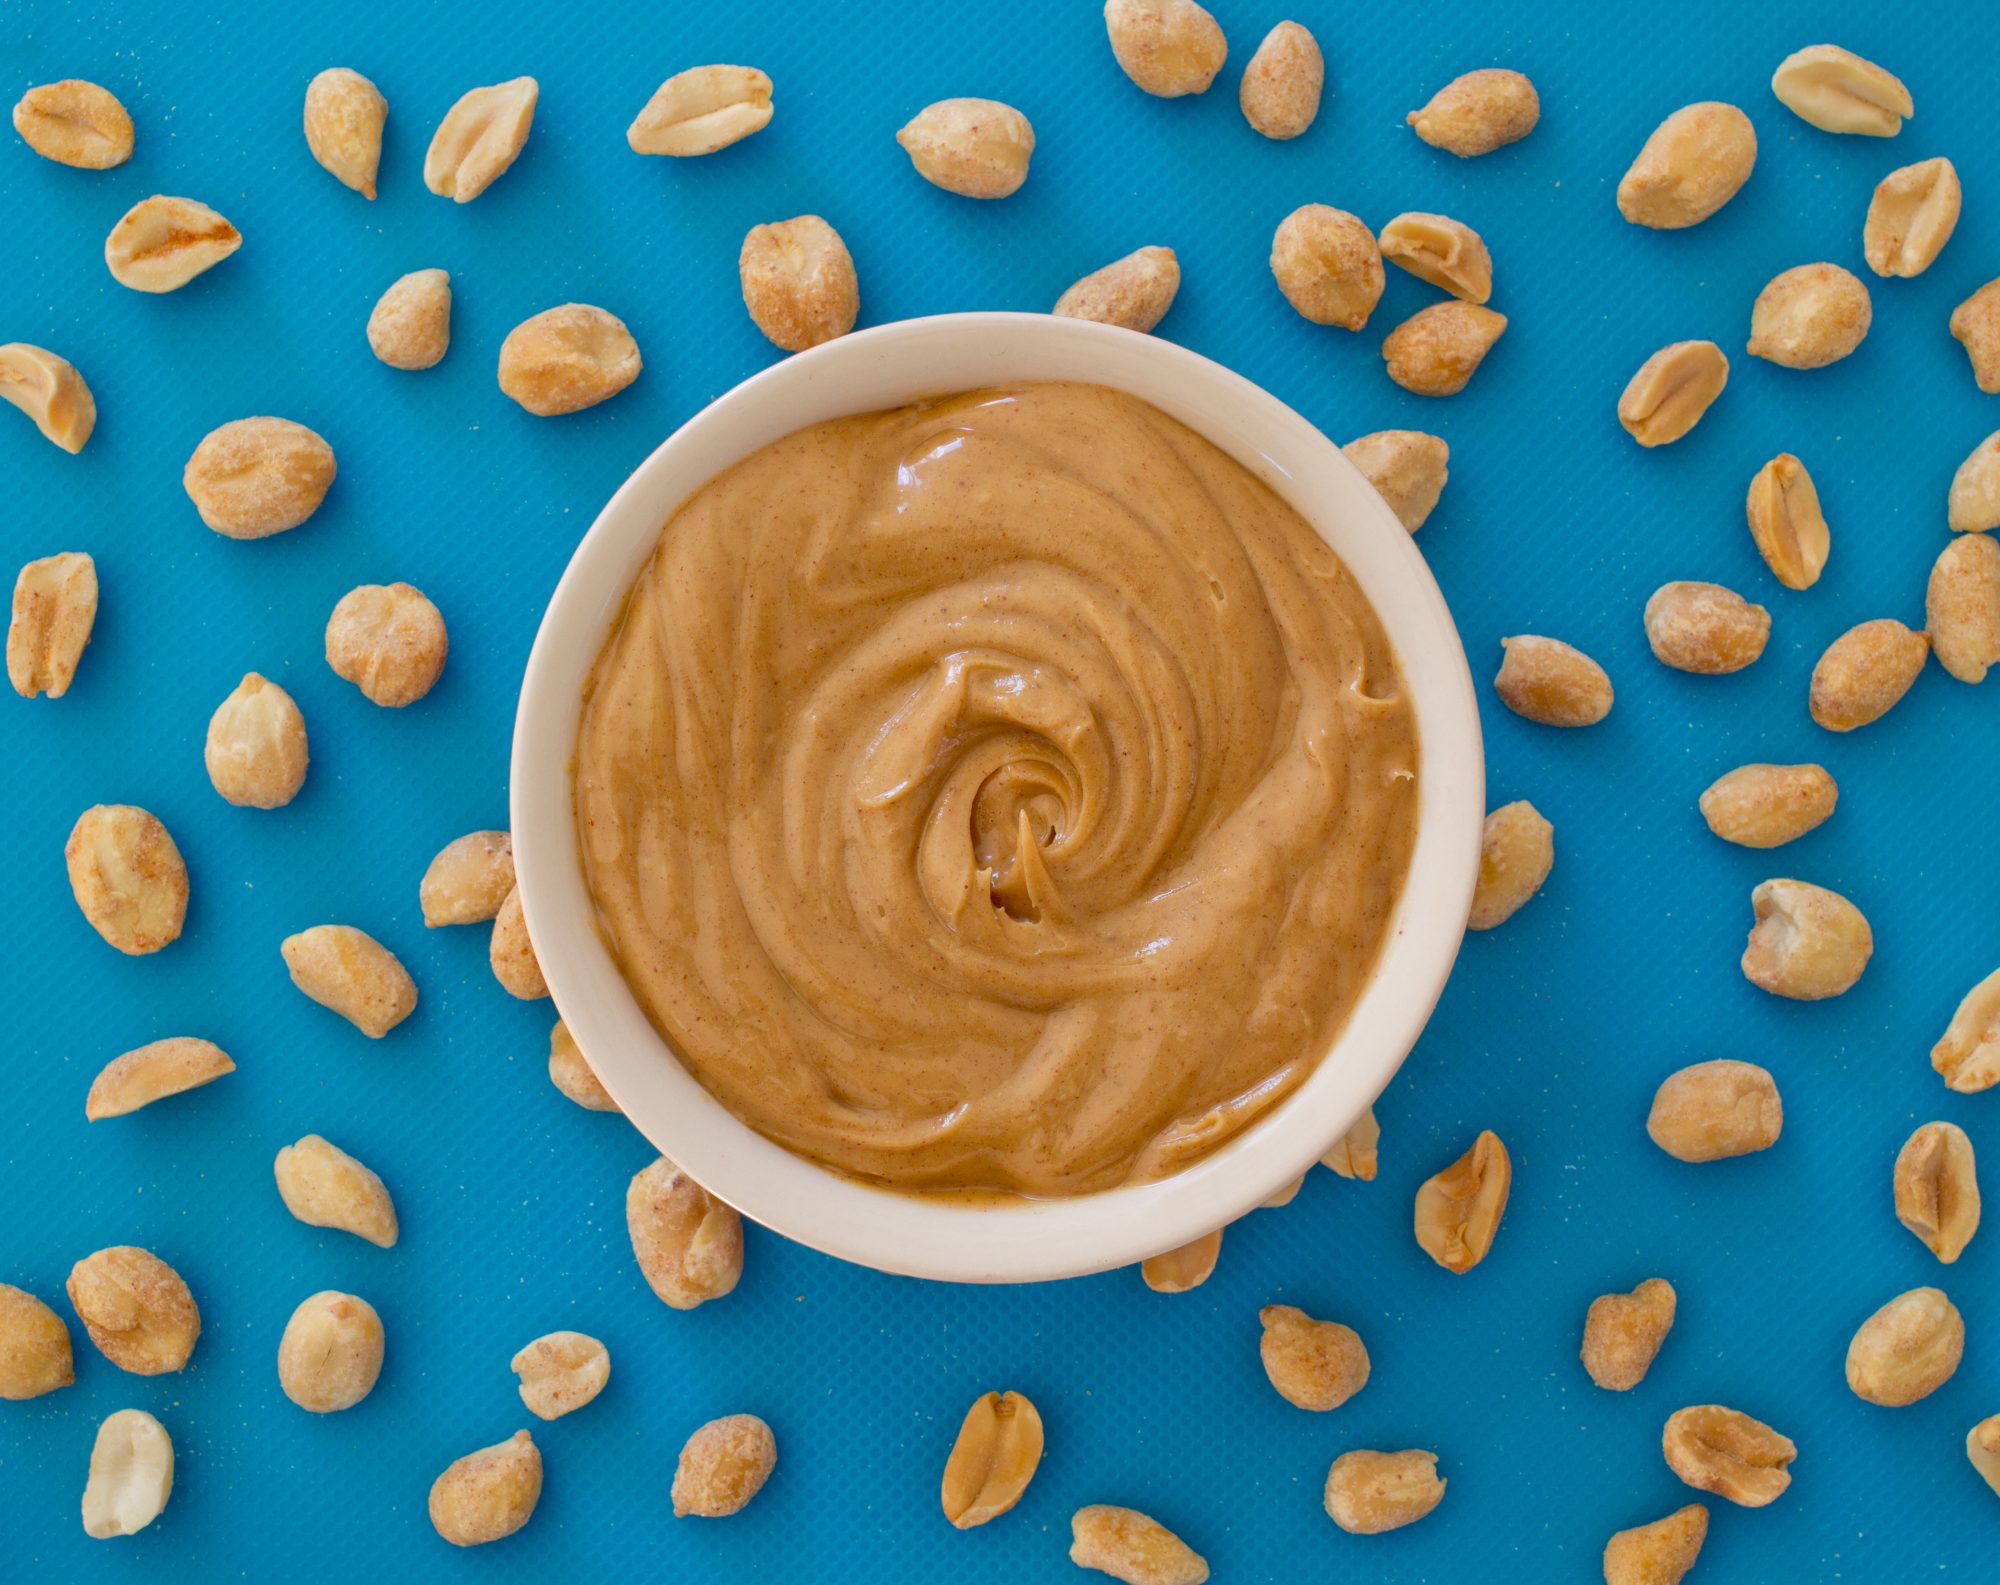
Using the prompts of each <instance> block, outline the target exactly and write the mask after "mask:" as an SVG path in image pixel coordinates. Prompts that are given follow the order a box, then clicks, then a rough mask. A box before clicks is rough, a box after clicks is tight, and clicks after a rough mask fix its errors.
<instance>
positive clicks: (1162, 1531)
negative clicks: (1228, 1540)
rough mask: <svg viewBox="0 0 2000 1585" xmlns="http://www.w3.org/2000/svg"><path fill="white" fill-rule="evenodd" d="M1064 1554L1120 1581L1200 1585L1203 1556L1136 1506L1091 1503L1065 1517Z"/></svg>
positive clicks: (1136, 1584) (1079, 1564)
mask: <svg viewBox="0 0 2000 1585" xmlns="http://www.w3.org/2000/svg"><path fill="white" fill-rule="evenodd" d="M1069 1533H1070V1542H1069V1560H1070V1562H1072V1563H1074V1564H1075V1565H1076V1566H1077V1567H1078V1568H1087V1569H1095V1570H1096V1571H1097V1572H1098V1573H1100V1574H1109V1575H1110V1576H1111V1577H1112V1578H1113V1579H1115V1580H1119V1581H1121V1582H1122V1585H1203V1581H1205V1580H1206V1579H1207V1578H1208V1560H1207V1559H1206V1558H1204V1557H1203V1556H1202V1555H1201V1554H1200V1553H1199V1552H1197V1551H1195V1549H1194V1548H1193V1547H1191V1546H1189V1545H1188V1544H1187V1543H1186V1542H1185V1541H1183V1540H1182V1539H1181V1538H1180V1537H1179V1536H1177V1535H1175V1534H1174V1533H1173V1531H1171V1530H1169V1529H1168V1528H1167V1527H1166V1526H1165V1525H1163V1524H1161V1523H1160V1521H1159V1520H1157V1519H1153V1518H1150V1517H1148V1516H1147V1515H1145V1514H1143V1513H1140V1512H1139V1511H1138V1509H1136V1508H1117V1507H1113V1506H1111V1505H1110V1504H1108V1503H1092V1504H1091V1505H1090V1506H1089V1507H1087V1508H1079V1509H1077V1511H1076V1512H1075V1513H1074V1514H1072V1515H1071V1516H1070V1521H1069Z"/></svg>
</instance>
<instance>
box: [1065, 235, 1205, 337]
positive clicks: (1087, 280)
mask: <svg viewBox="0 0 2000 1585" xmlns="http://www.w3.org/2000/svg"><path fill="white" fill-rule="evenodd" d="M1180 289H1181V264H1180V260H1179V259H1178V258H1176V257H1175V255H1174V250H1173V249H1172V248H1159V247H1152V248H1140V249H1138V250H1137V251H1136V252H1133V253H1128V254H1126V255H1125V257H1124V258H1122V259H1113V260H1112V261H1111V262H1110V263H1109V264H1107V265H1105V266H1104V268H1102V269H1101V270H1093V271H1091V273H1090V274H1088V275H1086V276H1085V277H1084V278H1083V279H1082V280H1080V281H1078V282H1077V283H1076V284H1075V285H1074V286H1072V287H1070V289H1069V290H1068V291H1066V292H1064V293H1063V294H1062V296H1060V297H1058V298H1057V299H1056V306H1055V308H1054V309H1053V310H1052V312H1053V313H1054V314H1055V315H1056V316H1057V317H1058V318H1059V319H1089V320H1094V321H1095V322H1096V323H1098V324H1100V325H1118V326H1120V327H1122V328H1123V329H1126V330H1139V331H1147V330H1151V329H1152V328H1153V327H1154V326H1155V325H1157V324H1158V323H1159V322H1160V321H1161V320H1162V319H1164V318H1166V315H1167V310H1168V309H1169V308H1172V307H1173V306H1174V298H1175V296H1176V295H1177V294H1178V293H1179V292H1180Z"/></svg>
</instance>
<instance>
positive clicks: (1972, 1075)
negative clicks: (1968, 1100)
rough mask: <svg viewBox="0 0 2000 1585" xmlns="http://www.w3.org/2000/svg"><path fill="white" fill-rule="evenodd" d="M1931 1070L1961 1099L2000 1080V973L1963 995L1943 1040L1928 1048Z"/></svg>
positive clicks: (1991, 975) (1988, 1087)
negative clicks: (1942, 1077) (1937, 1073)
mask: <svg viewBox="0 0 2000 1585" xmlns="http://www.w3.org/2000/svg"><path fill="white" fill-rule="evenodd" d="M1931 1066H1932V1067H1934V1068H1936V1069H1937V1071H1938V1072H1939V1073H1940V1074H1942V1075H1943V1076H1944V1082H1945V1085H1946V1087H1947V1088H1949V1089H1953V1090H1957V1091H1958V1092H1959V1093H1960V1094H1961V1095H1975V1094H1977V1093H1978V1092H1979V1091H1981V1090H1985V1089H1990V1088H1991V1087H1992V1086H1993V1084H1994V1082H1995V1081H1996V1080H2000V969H1995V970H1994V971H1993V972H1992V973H1991V974H1989V975H1987V976H1986V978H1985V979H1983V980H1981V981H1980V982H1979V983H1978V984H1977V985H1975V986H1973V987H1972V989H1971V990H1969V991H1967V992H1966V993H1965V999H1964V1000H1963V1001H1961V1002H1960V1003H1959V1004H1958V1011H1957V1012H1955V1013H1953V1014H1952V1018H1951V1023H1950V1025H1949V1026H1948V1027H1947V1028H1946V1029H1945V1032H1944V1037H1943V1038H1942V1039H1941V1040H1939V1041H1938V1043H1937V1044H1936V1045H1935V1046H1933V1047H1931Z"/></svg>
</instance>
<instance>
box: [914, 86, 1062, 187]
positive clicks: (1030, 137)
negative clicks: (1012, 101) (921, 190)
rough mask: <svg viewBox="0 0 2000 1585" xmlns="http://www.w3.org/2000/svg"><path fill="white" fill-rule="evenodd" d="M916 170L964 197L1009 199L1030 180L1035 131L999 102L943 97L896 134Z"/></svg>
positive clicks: (1013, 110) (931, 180) (920, 174)
mask: <svg viewBox="0 0 2000 1585" xmlns="http://www.w3.org/2000/svg"><path fill="white" fill-rule="evenodd" d="M896 141H897V142H898V143H900V144H901V145H902V146H903V152H904V153H905V154H907V155H909V157H910V164H911V165H913V166H915V167H916V172H917V174H918V175H919V176H921V177H922V178H923V179H924V180H925V181H927V182H929V183H930V184H931V185H932V186H933V187H942V188H943V189H944V190H945V191H946V192H948V193H957V194H958V195H959V196H960V197H961V198H1006V197H1008V196H1010V195H1011V194H1013V193H1016V192H1018V191H1020V187H1021V184H1022V183H1023V182H1025V181H1026V180H1027V179H1028V161H1029V160H1030V159H1032V158H1033V157H1034V153H1035V129H1034V128H1033V127H1032V126H1030V125H1029V124H1028V118H1027V117H1026V116H1024V115H1022V114H1021V112H1020V111H1018V110H1016V109H1015V108H1014V107H1013V106H1012V105H1003V104H1001V103H1000V102H999V101H998V100H997V99H940V100H939V101H938V102H937V103H936V104H933V105H926V106H925V107H924V108H923V109H922V110H919V111H918V112H917V113H916V114H915V115H914V116H912V117H911V118H910V120H909V121H908V122H907V123H906V124H905V125H904V127H903V129H902V130H901V131H900V132H898V133H897V134H896Z"/></svg>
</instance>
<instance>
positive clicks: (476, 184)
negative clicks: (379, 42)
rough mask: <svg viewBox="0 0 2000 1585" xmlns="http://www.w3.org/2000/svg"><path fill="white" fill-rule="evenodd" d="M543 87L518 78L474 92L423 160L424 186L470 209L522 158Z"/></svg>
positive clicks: (451, 113)
mask: <svg viewBox="0 0 2000 1585" xmlns="http://www.w3.org/2000/svg"><path fill="white" fill-rule="evenodd" d="M540 97H541V86H540V85H539V84H538V83H537V82H536V81H535V79H534V78H532V77H516V78H513V79H512V80H511V81H508V82H504V83H495V84H493V85H492V86H491V87H488V88H474V89H472V90H471V91H470V92H468V93H466V94H465V95H464V96H463V97H461V98H460V99H459V101H458V103H457V104H455V105H453V106H452V107H451V109H449V110H448V111H446V112H445V118H444V120H442V121H440V122H439V123H438V129H437V131H436V132H435V133H433V134H432V135H431V146H430V148H429V149H428V150H427V151H426V152H425V154H424V185H425V186H426V187H428V188H429V189H430V190H431V191H432V192H434V193H436V194H437V195H438V196H439V197H440V198H449V199H451V200H453V201H454V202H455V203H461V204H466V203H470V202H471V201H472V200H473V199H475V198H477V197H478V196H479V195H480V194H481V193H483V192H485V191H486V189H487V188H489V187H491V186H492V185H493V184H494V183H495V182H496V181H498V180H499V179H500V178H501V177H502V176H504V175H505V174H506V172H507V168H508V167H509V166H511V165H512V164H513V163H514V161H515V160H516V159H517V158H519V157H520V153H521V150H522V148H523V147H524V146H525V145H526V143H527V141H528V131H529V129H530V128H531V127H532V126H533V125H534V124H535V102H536V100H537V99H539V98H540Z"/></svg>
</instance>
